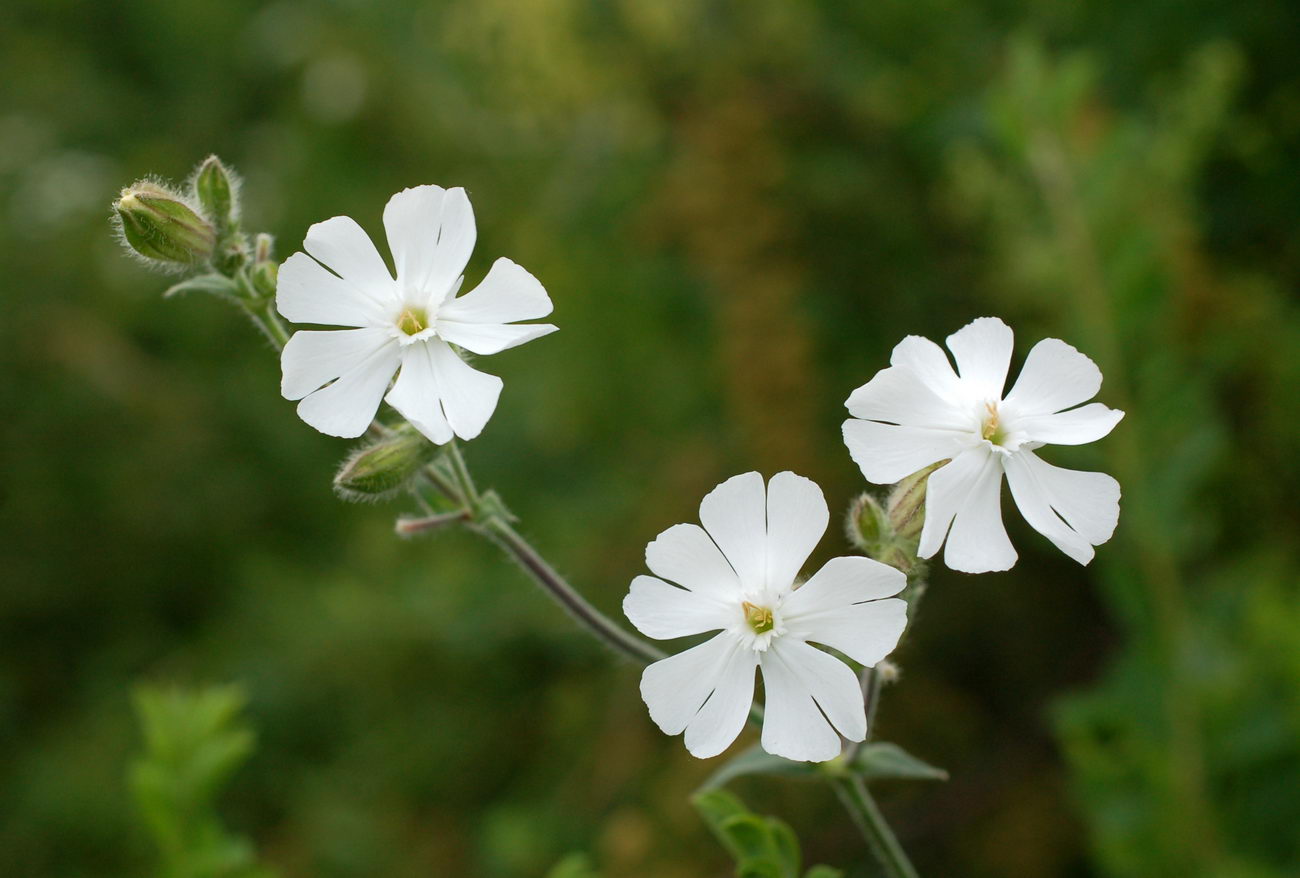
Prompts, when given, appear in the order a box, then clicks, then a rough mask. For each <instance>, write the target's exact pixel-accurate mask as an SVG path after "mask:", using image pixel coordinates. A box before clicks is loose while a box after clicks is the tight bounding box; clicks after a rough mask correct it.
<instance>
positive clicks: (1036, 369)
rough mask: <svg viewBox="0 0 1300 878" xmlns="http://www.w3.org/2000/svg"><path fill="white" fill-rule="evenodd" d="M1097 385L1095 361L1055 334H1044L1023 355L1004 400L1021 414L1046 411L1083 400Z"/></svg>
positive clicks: (1098, 382)
mask: <svg viewBox="0 0 1300 878" xmlns="http://www.w3.org/2000/svg"><path fill="white" fill-rule="evenodd" d="M1100 389H1101V370H1100V369H1098V368H1097V364H1096V363H1094V362H1093V361H1092V360H1090V359H1088V358H1087V357H1086V356H1084V355H1083V354H1081V353H1079V352H1078V351H1077V350H1075V349H1074V348H1073V347H1072V346H1070V345H1068V344H1066V343H1065V342H1063V341H1061V340H1060V339H1059V338H1045V339H1043V340H1042V341H1040V342H1039V343H1038V344H1036V345H1034V347H1033V350H1031V351H1030V352H1029V356H1028V357H1026V358H1025V365H1024V368H1023V369H1021V370H1020V377H1019V378H1017V379H1016V384H1015V386H1014V387H1012V388H1011V392H1010V393H1008V394H1007V396H1006V402H1007V404H1008V405H1009V406H1012V407H1014V409H1015V410H1016V411H1017V412H1020V413H1022V414H1025V415H1046V414H1051V413H1052V412H1059V411H1060V410H1061V409H1066V408H1069V407H1070V406H1074V405H1078V404H1079V403H1081V402H1087V401H1088V400H1090V399H1092V398H1093V397H1094V396H1096V395H1097V391H1098V390H1100Z"/></svg>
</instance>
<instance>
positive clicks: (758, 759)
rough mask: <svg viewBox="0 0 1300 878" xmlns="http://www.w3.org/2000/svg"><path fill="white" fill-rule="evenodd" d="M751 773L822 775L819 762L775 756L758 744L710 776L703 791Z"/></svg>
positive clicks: (777, 775)
mask: <svg viewBox="0 0 1300 878" xmlns="http://www.w3.org/2000/svg"><path fill="white" fill-rule="evenodd" d="M750 774H766V775H773V776H776V777H794V778H806V779H814V778H817V777H819V776H820V772H819V770H818V767H817V764H816V763H813V762H791V761H790V760H789V759H782V758H781V757H780V756H773V755H772V754H771V753H768V752H767V751H766V750H764V749H763V748H762V747H761V746H759V745H758V744H755V745H754V746H752V747H749V748H748V749H746V750H742V751H741V752H740V753H739V754H737V755H736V756H734V757H733V758H731V759H730V760H728V761H727V762H726V763H725V764H724V765H723V766H722V767H721V768H719V769H718V770H717V771H715V772H714V773H713V774H711V775H710V776H709V779H708V780H706V781H705V782H704V783H703V784H702V785H701V786H700V790H701V792H703V791H705V790H713V789H717V788H718V787H721V786H724V785H725V784H728V783H730V782H731V781H733V780H735V779H736V778H738V777H744V776H745V775H750Z"/></svg>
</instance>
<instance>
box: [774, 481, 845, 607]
mask: <svg viewBox="0 0 1300 878" xmlns="http://www.w3.org/2000/svg"><path fill="white" fill-rule="evenodd" d="M829 523H830V510H829V509H827V508H826V498H825V496H823V495H822V489H821V488H819V487H817V484H816V483H815V482H813V481H812V480H811V479H806V478H804V477H803V476H797V475H795V474H794V473H791V472H782V473H777V474H776V475H774V476H772V479H771V481H770V482H768V485H767V582H768V585H769V586H770V587H771V588H774V589H785V588H788V587H789V586H790V585H791V584H792V583H793V582H794V580H795V577H796V576H798V575H799V570H800V569H801V568H802V567H803V565H804V562H805V561H807V560H808V556H809V555H811V554H812V551H813V549H815V548H817V543H818V542H819V541H820V540H821V538H822V534H824V533H826V525H827V524H829Z"/></svg>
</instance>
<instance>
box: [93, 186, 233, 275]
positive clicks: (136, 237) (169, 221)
mask: <svg viewBox="0 0 1300 878" xmlns="http://www.w3.org/2000/svg"><path fill="white" fill-rule="evenodd" d="M113 208H114V210H115V211H116V213H117V217H118V220H119V222H120V223H121V229H122V237H123V239H124V240H125V243H126V244H127V246H129V247H130V248H131V249H132V250H133V251H135V252H136V253H137V254H139V255H140V256H143V257H144V258H145V259H149V260H152V261H156V262H170V263H176V264H183V265H192V264H195V263H200V262H207V261H208V260H209V259H211V258H212V253H213V250H214V248H215V247H216V243H217V233H216V230H215V229H214V228H213V227H212V224H211V223H210V222H208V221H207V220H206V219H204V218H203V216H202V215H201V213H200V212H199V211H198V210H197V209H196V208H195V206H193V205H191V204H190V203H189V202H188V201H187V200H185V199H184V198H182V197H181V196H180V195H178V194H176V193H175V192H171V191H168V190H167V189H164V188H163V187H161V186H159V185H157V184H155V183H149V182H141V183H137V184H135V185H134V186H128V187H127V188H126V189H123V190H122V194H121V196H120V197H119V198H118V200H117V202H116V203H115V204H114V205H113Z"/></svg>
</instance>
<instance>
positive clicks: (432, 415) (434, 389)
mask: <svg viewBox="0 0 1300 878" xmlns="http://www.w3.org/2000/svg"><path fill="white" fill-rule="evenodd" d="M439 391H440V387H439V385H438V374H437V372H436V370H435V369H434V363H433V352H432V351H431V350H430V348H429V344H428V343H425V342H416V343H415V344H410V345H407V346H406V347H404V348H402V371H401V372H399V373H397V381H396V382H394V383H393V389H392V390H390V391H388V397H387V399H388V404H389V405H391V406H392V407H393V408H395V409H397V411H398V412H400V413H401V415H402V417H404V418H406V420H408V421H410V422H411V426H413V427H415V429H417V430H419V431H420V432H421V433H423V434H424V435H425V437H427V438H428V440H429V441H430V442H433V443H435V444H437V445H445V444H446V443H448V442H450V441H451V437H452V431H451V425H450V424H448V423H447V416H446V415H444V414H443V411H442V399H441V397H440V392H439Z"/></svg>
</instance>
